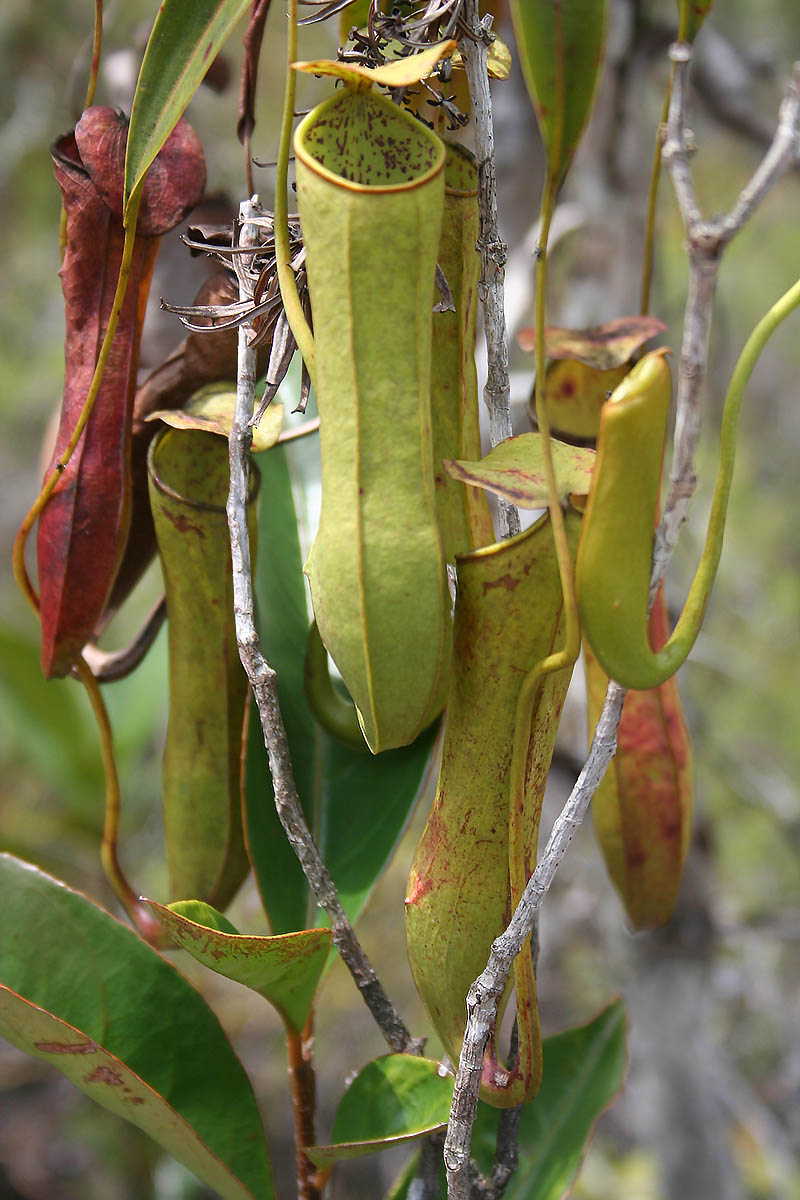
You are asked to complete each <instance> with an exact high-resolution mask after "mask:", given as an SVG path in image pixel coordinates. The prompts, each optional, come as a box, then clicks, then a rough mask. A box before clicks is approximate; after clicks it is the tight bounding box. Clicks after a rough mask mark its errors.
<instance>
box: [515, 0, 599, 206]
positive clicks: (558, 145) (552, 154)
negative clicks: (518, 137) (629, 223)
mask: <svg viewBox="0 0 800 1200" xmlns="http://www.w3.org/2000/svg"><path fill="white" fill-rule="evenodd" d="M605 10H606V6H605V0H511V16H512V19H513V22H514V32H515V34H516V38H517V49H518V52H519V57H520V60H521V62H522V70H523V74H524V76H525V83H526V84H527V87H528V92H529V94H530V97H531V100H532V102H533V107H534V109H535V110H536V119H537V121H538V122H539V129H540V131H541V134H542V140H543V141H544V144H545V147H546V149H547V156H548V166H549V172H550V176H551V178H552V179H553V181H554V183H555V184H556V185H558V184H559V183H560V182H561V181H562V180H563V178H564V176H565V175H566V173H567V169H568V167H569V164H570V162H571V161H572V157H573V155H574V153H575V151H576V149H577V147H578V143H579V141H580V138H581V134H582V133H583V129H584V126H585V125H586V121H587V119H588V116H589V111H590V109H591V107H592V99H593V97H594V90H595V85H596V83H597V76H598V72H599V68H600V62H601V58H602V51H603V38H604V35H605V21H606V11H605Z"/></svg>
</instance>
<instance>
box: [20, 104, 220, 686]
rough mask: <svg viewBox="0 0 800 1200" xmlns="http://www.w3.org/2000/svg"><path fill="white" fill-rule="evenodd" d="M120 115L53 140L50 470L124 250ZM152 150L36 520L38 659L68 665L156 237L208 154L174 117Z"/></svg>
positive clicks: (118, 506) (192, 200) (98, 587)
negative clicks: (52, 483) (114, 325)
mask: <svg viewBox="0 0 800 1200" xmlns="http://www.w3.org/2000/svg"><path fill="white" fill-rule="evenodd" d="M126 130H127V122H126V120H125V118H124V117H123V116H122V115H121V114H118V113H116V112H115V111H114V110H113V109H110V108H102V107H97V108H90V109H87V110H86V112H85V113H84V114H83V116H82V118H81V120H80V122H79V123H78V125H77V127H76V129H75V132H74V134H73V133H71V134H67V135H65V136H64V137H63V138H60V139H59V141H58V142H56V144H55V145H54V147H53V152H52V153H53V162H54V166H55V172H56V179H57V182H58V185H59V187H60V188H61V193H62V197H63V201H64V208H65V211H66V214H67V247H66V253H65V256H64V262H63V264H62V268H61V283H62V289H63V292H64V302H65V310H66V312H65V317H66V343H65V365H66V370H65V380H64V396H63V401H62V408H61V422H60V425H59V430H58V436H57V439H56V446H55V451H54V454H53V458H52V461H51V463H50V465H49V467H48V470H47V474H48V475H49V474H50V473H51V471H53V470H54V469H55V468H56V464H57V463H58V462H59V461H60V458H61V455H62V454H63V453H64V450H65V448H66V446H67V443H68V442H69V439H70V436H71V434H72V431H73V429H74V427H75V423H76V421H77V418H78V414H79V413H80V411H81V409H82V407H83V404H84V401H85V399H86V395H87V393H88V390H89V385H90V382H91V379H92V375H93V373H94V368H95V363H96V361H97V356H98V352H99V349H100V345H101V342H102V339H103V334H104V331H105V328H106V324H107V322H108V317H109V314H110V311H111V305H112V301H113V297H114V292H115V290H116V284H117V277H118V274H119V265H120V261H121V258H122V247H123V243H124V230H123V227H122V185H123V167H124V157H125V138H126ZM162 154H163V157H162V156H159V157H160V158H161V162H160V163H159V160H158V159H157V160H156V163H155V164H154V166H153V171H152V172H151V175H150V176H149V177H148V180H147V183H146V185H145V191H144V196H143V200H142V209H141V212H142V216H141V219H140V225H139V228H138V230H137V236H136V241H135V245H134V252H133V260H132V264H131V276H130V282H129V285H128V291H127V294H126V298H125V303H124V306H123V309H122V314H121V316H120V322H119V326H118V329H117V333H116V336H115V338H114V344H113V346H112V349H111V354H110V357H109V360H108V364H107V367H106V371H105V374H104V376H103V381H102V384H101V387H100V391H99V393H98V396H97V400H96V402H95V405H94V409H93V410H92V414H91V417H90V418H89V421H88V423H87V425H86V428H85V429H84V431H83V434H82V436H81V439H80V441H79V443H78V446H77V448H76V450H75V453H74V454H73V455H72V457H71V458H70V460H69V462H68V464H67V465H66V468H65V469H64V470H63V472H62V474H61V477H60V479H59V481H58V484H57V486H56V488H55V490H54V491H53V494H52V496H51V498H50V500H49V502H48V504H47V506H46V507H45V509H44V511H43V512H42V515H41V517H40V519H39V534H38V561H39V589H40V605H41V621H42V669H43V670H44V673H45V675H46V676H48V677H49V676H51V675H64V674H66V673H67V672H68V671H69V670H70V668H71V666H72V665H73V663H74V662H75V660H76V658H77V656H78V655H79V654H80V652H81V650H82V649H83V646H84V645H85V644H86V642H87V641H88V640H89V638H90V636H91V634H92V632H93V630H94V628H95V626H96V624H97V621H98V620H99V618H100V616H101V614H102V612H103V609H104V607H105V605H106V601H107V599H108V595H109V592H110V589H111V586H112V584H113V582H114V577H115V574H116V571H117V567H118V564H119V561H120V558H121V555H122V551H123V549H124V545H125V539H126V537H127V533H128V523H129V501H130V454H131V416H132V405H133V395H134V390H135V385H136V368H137V363H138V356H139V340H140V336H141V330H142V323H143V320H144V310H145V304H146V302H147V295H148V292H149V289H150V280H151V277H152V272H153V266H154V264H155V258H156V255H157V253H158V244H159V243H158V237H157V236H156V235H160V234H162V233H164V232H166V231H167V230H168V229H170V228H172V227H173V226H174V225H176V224H178V222H180V221H181V220H182V219H183V217H184V216H185V215H186V213H187V212H188V211H189V209H190V208H192V207H193V206H194V204H196V203H197V201H198V199H199V198H200V194H201V193H202V189H203V187H204V185H205V164H204V160H203V154H202V149H201V147H200V143H199V142H198V140H197V137H196V135H195V133H194V132H193V130H191V128H190V127H189V126H188V125H187V124H186V122H180V123H179V126H178V128H177V129H176V130H175V132H174V134H173V135H172V137H171V138H170V140H169V141H168V143H167V145H166V146H165V147H164V151H163V152H162Z"/></svg>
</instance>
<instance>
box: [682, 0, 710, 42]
mask: <svg viewBox="0 0 800 1200" xmlns="http://www.w3.org/2000/svg"><path fill="white" fill-rule="evenodd" d="M713 3H714V0H678V11H679V12H680V26H679V31H680V32H679V36H682V37H683V38H684V39H685V40H686V41H687V42H693V41H694V39H695V38H696V37H697V34H698V32H699V30H700V26H701V25H702V24H703V21H705V19H706V17H707V16H708V14H709V12H710V11H711V5H712V4H713Z"/></svg>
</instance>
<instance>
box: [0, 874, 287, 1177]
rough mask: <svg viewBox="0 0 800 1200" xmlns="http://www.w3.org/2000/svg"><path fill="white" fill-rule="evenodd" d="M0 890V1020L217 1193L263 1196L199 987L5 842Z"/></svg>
mask: <svg viewBox="0 0 800 1200" xmlns="http://www.w3.org/2000/svg"><path fill="white" fill-rule="evenodd" d="M0 897H2V909H3V921H2V923H0V980H1V981H2V985H3V988H4V991H3V993H2V996H3V1005H2V1008H1V1009H0V1033H2V1035H3V1036H4V1037H6V1038H8V1039H9V1041H11V1042H12V1043H13V1044H14V1045H16V1046H18V1047H19V1048H20V1049H23V1050H25V1051H27V1052H28V1053H30V1054H33V1055H34V1056H35V1057H37V1058H40V1059H42V1060H43V1061H45V1062H48V1063H50V1064H51V1065H53V1066H55V1067H57V1068H58V1069H59V1070H60V1071H61V1072H62V1073H63V1074H65V1075H66V1076H67V1077H68V1078H69V1079H71V1080H72V1082H73V1083H75V1084H76V1085H77V1086H78V1087H79V1088H81V1089H82V1090H83V1091H85V1092H86V1093H87V1094H88V1095H90V1096H92V1098H93V1099H95V1100H97V1101H98V1102H99V1103H101V1104H103V1105H104V1106H105V1107H107V1108H110V1109H111V1110H112V1111H113V1112H116V1113H120V1114H121V1115H123V1116H125V1117H126V1118H127V1119H128V1120H129V1121H132V1122H133V1124H135V1125H138V1126H139V1127H140V1128H142V1129H144V1130H145V1132H147V1133H148V1134H150V1136H151V1137H153V1138H154V1139H155V1140H156V1141H157V1142H159V1143H160V1144H161V1145H162V1146H164V1148H165V1149H167V1150H168V1151H169V1152H170V1153H171V1154H174V1155H175V1157H176V1158H178V1159H179V1161H181V1162H182V1163H184V1165H185V1166H187V1167H188V1168H189V1169H190V1170H192V1171H194V1172H195V1174H196V1175H197V1176H198V1177H199V1178H200V1179H202V1180H204V1181H205V1182H207V1183H208V1184H209V1185H210V1186H211V1187H212V1188H214V1189H215V1190H216V1191H218V1192H219V1194H220V1195H221V1196H223V1197H225V1198H226V1200H248V1198H253V1200H255V1198H257V1200H269V1198H270V1197H272V1196H273V1195H274V1192H273V1187H272V1177H271V1171H270V1166H269V1159H268V1155H267V1147H266V1143H265V1141H264V1132H263V1128H262V1125H261V1118H260V1116H259V1113H258V1107H257V1105H256V1100H255V1096H254V1095H253V1090H252V1087H251V1085H250V1081H249V1080H248V1078H247V1075H246V1074H245V1072H244V1069H243V1067H242V1065H241V1063H240V1062H239V1060H238V1058H237V1057H236V1055H235V1054H234V1052H233V1049H232V1048H231V1045H230V1043H229V1042H228V1039H227V1037H226V1036H225V1033H224V1031H223V1030H222V1028H221V1026H220V1024H219V1022H218V1020H217V1018H216V1017H215V1016H214V1014H213V1013H212V1011H211V1009H210V1008H209V1007H208V1005H207V1004H206V1002H205V1001H204V1000H203V998H202V996H201V995H200V994H199V992H197V991H196V990H195V989H194V988H193V987H192V986H191V984H189V983H188V982H187V980H185V979H184V978H183V976H182V975H181V974H180V973H179V972H178V971H176V970H175V968H174V967H173V966H172V965H171V963H169V962H167V960H166V959H164V958H162V957H161V955H160V954H157V953H156V951H155V950H153V949H151V948H150V947H149V946H147V945H146V944H145V943H144V942H143V941H141V939H140V938H138V937H137V936H136V934H135V933H133V932H132V931H131V930H130V929H128V928H127V927H126V926H124V925H122V924H121V923H120V922H119V921H116V920H115V919H114V918H113V917H112V916H110V915H109V914H108V913H107V912H105V911H104V910H103V909H101V908H99V907H98V906H97V905H95V904H93V903H92V902H91V901H90V900H88V899H87V897H86V896H83V895H81V894H80V893H79V892H75V891H72V890H71V889H70V888H68V887H66V886H65V885H64V884H61V883H59V882H58V881H57V880H55V879H53V878H51V877H50V876H49V875H45V874H44V873H43V872H42V871H39V870H37V869H36V868H35V867H32V866H30V865H28V864H27V863H23V862H21V861H20V860H18V859H14V858H12V857H11V856H10V855H7V854H3V855H0ZM14 993H16V995H14ZM76 1046H77V1047H78V1048H77V1049H76V1048H74V1047H76ZM126 1088H128V1089H130V1090H129V1091H126V1090H125V1089H126Z"/></svg>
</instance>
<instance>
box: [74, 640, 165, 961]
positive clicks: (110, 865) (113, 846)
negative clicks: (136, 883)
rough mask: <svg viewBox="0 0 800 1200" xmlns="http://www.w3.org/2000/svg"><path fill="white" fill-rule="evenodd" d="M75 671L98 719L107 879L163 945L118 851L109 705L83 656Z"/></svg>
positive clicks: (153, 940) (143, 930)
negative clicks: (103, 797) (102, 779)
mask: <svg viewBox="0 0 800 1200" xmlns="http://www.w3.org/2000/svg"><path fill="white" fill-rule="evenodd" d="M75 673H76V675H77V676H78V678H79V679H80V681H81V683H82V684H83V686H84V688H85V689H86V694H87V696H88V697H89V702H90V704H91V706H92V712H93V713H94V717H95V720H96V722H97V730H98V733H99V734H100V753H101V756H102V760H103V773H104V775H105V781H106V798H105V809H104V815H103V840H102V843H101V847H100V859H101V861H102V864H103V870H104V871H105V875H106V879H107V880H108V882H109V883H110V884H111V887H112V888H113V889H114V892H115V894H116V896H117V899H118V900H119V902H120V904H121V905H122V907H123V908H124V909H125V912H126V913H127V914H128V916H129V917H130V919H131V921H132V922H133V924H134V926H135V927H136V929H137V930H138V932H139V933H140V934H141V936H142V937H143V938H144V939H145V941H147V942H150V944H151V945H153V946H164V945H165V938H164V931H163V930H162V929H161V926H160V923H159V921H158V920H157V919H156V918H155V917H154V916H153V914H152V913H151V912H150V910H149V909H148V908H147V907H146V906H145V905H143V904H141V903H140V901H139V898H138V896H137V894H136V892H135V891H134V890H133V888H132V887H131V885H130V884H129V883H128V880H127V878H126V876H125V872H124V871H123V870H122V867H121V866H120V861H119V855H118V845H119V812H120V791H119V775H118V774H117V762H116V757H115V754H114V735H113V733H112V730H111V722H110V720H109V717H108V709H107V708H106V705H105V701H104V700H103V695H102V693H101V691H100V686H99V684H98V682H97V680H96V679H95V677H94V675H93V674H92V672H91V669H90V668H89V665H88V664H87V663H86V661H85V660H84V659H83V658H78V661H77V663H76V664H75Z"/></svg>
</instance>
